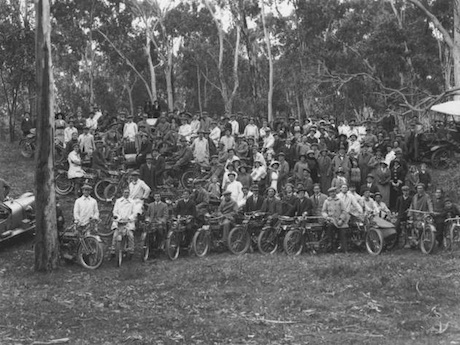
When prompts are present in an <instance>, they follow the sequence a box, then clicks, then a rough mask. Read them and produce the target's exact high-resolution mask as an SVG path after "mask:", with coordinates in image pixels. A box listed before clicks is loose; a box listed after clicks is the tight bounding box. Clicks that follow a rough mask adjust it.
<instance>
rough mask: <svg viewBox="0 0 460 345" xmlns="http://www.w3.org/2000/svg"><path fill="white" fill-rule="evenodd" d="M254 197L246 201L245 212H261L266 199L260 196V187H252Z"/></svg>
mask: <svg viewBox="0 0 460 345" xmlns="http://www.w3.org/2000/svg"><path fill="white" fill-rule="evenodd" d="M251 191H252V195H251V196H250V197H249V198H248V200H246V205H245V206H244V212H253V211H260V209H261V208H262V204H263V203H264V198H263V197H261V196H260V195H259V186H258V185H256V184H255V185H253V186H252V187H251Z"/></svg>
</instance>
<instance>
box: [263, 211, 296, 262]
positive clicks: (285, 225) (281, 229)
mask: <svg viewBox="0 0 460 345" xmlns="http://www.w3.org/2000/svg"><path fill="white" fill-rule="evenodd" d="M300 219H301V218H300V217H289V216H279V217H278V220H277V221H276V224H275V225H274V226H271V225H268V226H265V227H264V228H263V229H262V231H261V232H260V234H259V237H258V238H257V247H258V248H259V251H260V252H261V253H262V254H273V253H275V252H276V250H277V249H278V247H279V246H280V245H281V246H282V245H283V242H284V237H285V235H286V233H287V232H289V230H292V229H293V228H298V227H299V222H300ZM269 221H270V220H268V221H267V223H268V222H269Z"/></svg>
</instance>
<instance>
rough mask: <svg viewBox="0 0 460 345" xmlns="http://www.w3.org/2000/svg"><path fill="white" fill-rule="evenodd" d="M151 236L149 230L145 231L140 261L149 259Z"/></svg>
mask: <svg viewBox="0 0 460 345" xmlns="http://www.w3.org/2000/svg"><path fill="white" fill-rule="evenodd" d="M151 236H152V234H151V233H150V232H147V233H146V234H145V239H144V243H143V244H142V261H143V262H146V261H147V260H148V259H149V255H150V244H151Z"/></svg>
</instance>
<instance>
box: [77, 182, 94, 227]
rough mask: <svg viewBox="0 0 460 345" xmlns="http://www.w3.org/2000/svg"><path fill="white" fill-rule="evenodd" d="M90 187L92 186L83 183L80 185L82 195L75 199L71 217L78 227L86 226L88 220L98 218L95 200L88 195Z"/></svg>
mask: <svg viewBox="0 0 460 345" xmlns="http://www.w3.org/2000/svg"><path fill="white" fill-rule="evenodd" d="M92 189H93V187H91V186H90V185H87V184H85V185H84V186H83V187H82V192H83V195H82V196H81V197H79V198H78V199H77V200H75V204H74V206H73V219H74V221H75V223H77V226H79V227H83V226H86V225H88V223H89V222H90V221H92V220H98V219H99V209H98V207H97V201H96V200H95V199H93V198H92V197H91V195H90V193H91V190H92Z"/></svg>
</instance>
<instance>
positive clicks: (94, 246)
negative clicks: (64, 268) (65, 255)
mask: <svg viewBox="0 0 460 345" xmlns="http://www.w3.org/2000/svg"><path fill="white" fill-rule="evenodd" d="M82 241H83V243H81V244H80V246H79V247H78V253H77V258H78V262H79V263H80V265H82V266H83V267H84V268H87V269H90V270H94V269H96V268H98V267H99V266H101V265H102V261H103V260H104V250H103V249H102V244H101V243H100V242H99V241H98V239H97V238H96V237H94V236H86V237H85V238H84V239H83V240H82Z"/></svg>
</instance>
